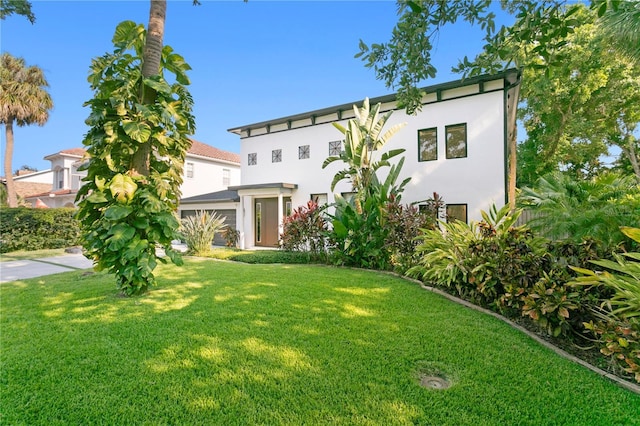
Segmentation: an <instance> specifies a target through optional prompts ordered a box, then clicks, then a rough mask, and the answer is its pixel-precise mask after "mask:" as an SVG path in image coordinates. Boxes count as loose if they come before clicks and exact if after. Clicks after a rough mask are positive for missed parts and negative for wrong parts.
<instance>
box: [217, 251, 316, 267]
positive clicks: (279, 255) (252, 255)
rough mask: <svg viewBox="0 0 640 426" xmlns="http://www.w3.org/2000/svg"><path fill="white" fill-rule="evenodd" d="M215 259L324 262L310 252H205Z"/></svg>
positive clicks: (251, 261)
mask: <svg viewBox="0 0 640 426" xmlns="http://www.w3.org/2000/svg"><path fill="white" fill-rule="evenodd" d="M205 256H206V257H210V258H213V259H223V260H233V261H235V262H242V263H256V264H269V263H288V264H308V263H324V258H323V257H322V256H314V255H312V254H311V253H308V252H298V251H284V250H239V249H222V248H217V249H215V250H211V251H210V252H209V253H207V254H205Z"/></svg>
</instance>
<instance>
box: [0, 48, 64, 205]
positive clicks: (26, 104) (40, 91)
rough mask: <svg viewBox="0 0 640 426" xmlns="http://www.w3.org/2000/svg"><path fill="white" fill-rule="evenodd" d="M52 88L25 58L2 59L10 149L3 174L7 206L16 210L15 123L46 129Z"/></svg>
mask: <svg viewBox="0 0 640 426" xmlns="http://www.w3.org/2000/svg"><path fill="white" fill-rule="evenodd" d="M47 87H49V84H48V83H47V80H46V79H45V77H44V72H43V71H42V70H41V69H40V68H38V67H36V66H31V67H27V66H26V65H25V61H24V59H22V58H14V57H13V56H11V55H10V54H8V53H3V54H2V56H0V123H1V124H4V125H5V131H6V138H7V147H6V150H5V157H4V174H5V176H6V179H7V203H8V205H9V207H17V205H18V200H17V196H16V190H15V185H14V183H13V168H12V167H11V161H12V158H13V123H14V122H15V123H16V124H17V125H18V126H27V125H30V124H37V125H39V126H43V125H44V124H45V123H46V122H47V120H48V119H49V110H50V109H52V108H53V100H52V99H51V96H50V95H49V93H48V92H47V90H46V88H47Z"/></svg>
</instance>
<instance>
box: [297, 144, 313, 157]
mask: <svg viewBox="0 0 640 426" xmlns="http://www.w3.org/2000/svg"><path fill="white" fill-rule="evenodd" d="M310 152H311V150H310V148H309V145H302V146H299V147H298V159H299V160H304V159H305V158H309V154H310Z"/></svg>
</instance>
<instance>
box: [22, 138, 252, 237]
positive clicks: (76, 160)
mask: <svg viewBox="0 0 640 426" xmlns="http://www.w3.org/2000/svg"><path fill="white" fill-rule="evenodd" d="M85 154H86V151H85V150H84V149H83V148H72V149H65V150H62V151H60V152H57V153H55V154H51V155H47V156H46V157H44V158H45V160H49V161H51V172H52V177H53V185H52V187H51V190H50V191H47V192H41V193H37V194H31V195H29V196H26V197H25V200H26V201H28V202H30V203H31V205H33V206H36V205H38V206H43V205H44V206H46V207H74V206H75V198H76V195H77V193H78V189H80V186H81V185H82V178H83V177H84V176H86V172H83V171H78V167H80V165H81V164H83V162H84V161H85V160H86V159H85ZM239 183H240V157H239V155H238V154H236V153H233V152H229V151H224V150H221V149H218V148H215V147H213V146H211V145H207V144H204V143H202V142H198V141H195V140H193V141H192V145H191V148H189V151H188V152H187V155H186V159H185V165H184V176H183V183H182V185H181V187H180V190H181V192H182V197H183V199H188V198H189V197H194V196H199V195H202V194H206V193H209V192H215V191H221V190H226V189H227V187H228V186H229V185H238V184H239ZM186 214H188V212H187V213H186ZM234 226H235V223H234Z"/></svg>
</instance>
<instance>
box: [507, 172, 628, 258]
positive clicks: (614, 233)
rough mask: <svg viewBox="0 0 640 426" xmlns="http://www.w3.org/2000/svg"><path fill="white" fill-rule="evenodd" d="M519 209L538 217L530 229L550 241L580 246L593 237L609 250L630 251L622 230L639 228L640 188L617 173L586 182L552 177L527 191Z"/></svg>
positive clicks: (565, 175)
mask: <svg viewBox="0 0 640 426" xmlns="http://www.w3.org/2000/svg"><path fill="white" fill-rule="evenodd" d="M519 205H520V206H522V207H526V208H529V209H532V210H533V211H534V212H535V213H536V214H537V216H536V217H535V218H534V219H532V220H531V221H530V222H529V223H528V225H529V226H531V228H532V229H534V230H536V231H538V232H540V233H542V234H543V235H545V236H547V237H549V238H554V239H559V238H570V239H572V240H573V241H575V242H579V241H581V240H583V239H585V238H587V237H590V238H594V239H596V240H597V241H600V242H602V243H603V244H605V245H606V246H608V247H612V248H614V247H615V246H617V245H619V244H623V245H626V247H627V248H630V247H631V246H632V244H631V243H630V242H629V241H628V239H626V238H625V236H624V234H623V233H622V232H620V226H633V225H634V224H637V221H638V211H640V185H638V183H637V181H636V180H635V179H634V178H633V177H632V176H621V175H619V174H616V173H607V174H603V175H600V176H597V177H595V178H593V179H591V180H586V181H584V180H576V179H573V178H572V177H571V176H569V175H567V174H563V173H552V174H550V175H547V176H544V177H541V178H540V179H538V181H537V182H536V186H535V187H534V188H523V189H522V193H521V195H520V198H519Z"/></svg>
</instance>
